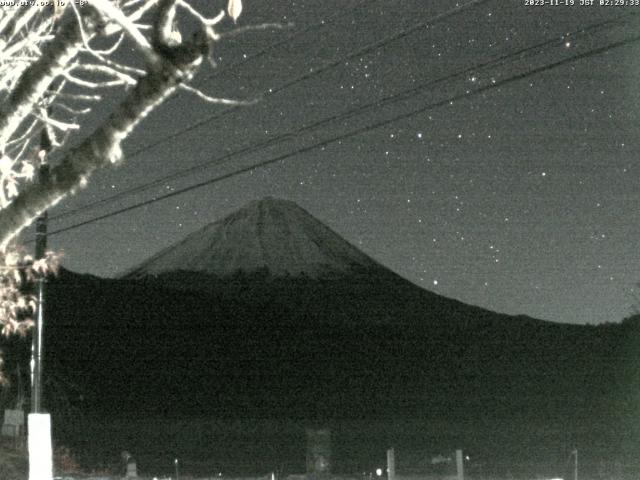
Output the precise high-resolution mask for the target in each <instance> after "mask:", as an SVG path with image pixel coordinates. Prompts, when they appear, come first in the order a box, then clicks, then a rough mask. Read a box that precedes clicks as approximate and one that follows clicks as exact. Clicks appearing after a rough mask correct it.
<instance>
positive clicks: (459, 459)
mask: <svg viewBox="0 0 640 480" xmlns="http://www.w3.org/2000/svg"><path fill="white" fill-rule="evenodd" d="M456 468H457V470H458V480H464V459H463V457H462V450H456Z"/></svg>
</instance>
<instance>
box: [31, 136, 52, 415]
mask: <svg viewBox="0 0 640 480" xmlns="http://www.w3.org/2000/svg"><path fill="white" fill-rule="evenodd" d="M50 149H51V141H50V140H49V135H48V134H47V129H46V128H43V130H42V134H41V137H40V152H38V156H39V157H40V165H39V167H38V183H40V185H46V184H48V183H49V177H50V173H49V164H48V163H47V158H46V155H47V153H48V152H49V150H50ZM46 251H47V211H46V210H45V211H44V212H43V213H42V215H40V216H39V217H38V218H37V219H36V251H35V257H36V260H40V259H42V258H44V257H45V255H46ZM45 281H46V279H45V278H44V276H43V275H40V276H39V277H38V280H37V282H38V283H37V296H38V302H37V313H36V324H35V328H34V332H33V337H32V341H31V413H42V360H43V358H42V345H43V338H44V311H45V310H44V309H45Z"/></svg>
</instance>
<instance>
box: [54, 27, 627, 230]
mask: <svg viewBox="0 0 640 480" xmlns="http://www.w3.org/2000/svg"><path fill="white" fill-rule="evenodd" d="M621 18H624V16H621V17H616V18H614V19H611V20H606V21H602V22H598V23H595V24H592V25H589V26H587V27H584V28H582V29H579V30H576V31H574V32H571V33H569V34H566V35H565V36H564V37H563V38H566V37H575V36H576V35H579V34H586V33H590V32H593V31H598V30H599V29H602V28H604V27H606V26H609V25H611V24H616V23H619V22H620V20H621ZM559 42H564V40H557V38H554V39H549V40H546V41H543V42H540V43H537V44H535V45H532V46H529V47H524V48H521V49H519V50H517V51H515V52H512V53H508V54H505V55H502V56H500V57H498V58H495V59H492V60H488V61H484V62H480V63H477V64H475V65H473V66H471V67H468V68H465V69H463V70H461V71H458V72H455V73H452V74H449V75H446V76H444V77H440V78H437V79H434V80H431V81H429V82H427V83H425V84H422V85H419V86H417V87H413V88H411V89H408V90H404V91H401V92H398V93H395V94H392V95H389V96H387V97H384V98H382V99H378V100H375V101H372V102H370V103H367V104H364V105H360V106H358V107H356V108H354V109H349V110H346V111H344V112H341V113H339V114H336V115H332V116H330V117H326V118H324V119H321V120H318V121H316V122H314V123H311V124H308V125H303V126H302V127H300V128H299V129H297V130H295V131H290V132H287V133H283V134H281V135H277V136H275V137H272V138H270V139H267V140H264V141H261V142H258V143H254V144H252V145H248V146H246V147H243V148H240V149H239V150H235V151H233V152H230V153H227V154H225V155H223V156H221V157H218V158H215V159H211V160H207V161H205V162H201V163H198V164H197V165H194V166H191V167H189V168H185V169H181V170H178V171H175V172H172V173H170V174H168V175H165V176H163V177H160V178H157V179H155V180H153V181H151V182H146V183H143V184H141V185H138V186H136V187H133V188H130V189H128V190H125V191H121V192H118V193H116V194H114V195H111V196H109V197H106V198H103V199H100V200H97V201H94V202H91V203H88V204H86V205H83V206H81V207H78V208H76V209H74V210H71V211H68V212H64V213H61V214H59V215H56V216H53V217H51V219H52V220H54V219H60V218H64V217H68V216H71V215H76V214H78V213H81V212H83V211H86V210H89V209H91V208H94V207H96V206H98V205H104V204H106V203H111V202H113V201H115V200H117V199H119V198H122V197H125V196H128V195H132V194H134V193H138V192H143V191H145V190H148V189H150V188H153V187H155V186H157V185H160V184H161V183H164V182H167V181H171V180H175V179H177V178H181V177H185V176H188V175H190V174H192V173H195V172H198V171H200V170H201V169H203V168H210V167H213V166H218V165H221V164H223V163H224V162H226V161H228V160H229V159H231V158H233V157H236V156H239V155H242V154H248V153H253V152H256V151H258V150H261V149H264V148H265V147H269V146H273V145H276V144H279V143H282V142H285V141H287V140H289V139H291V138H294V137H296V136H298V135H300V134H302V133H304V132H307V131H309V130H313V129H316V128H318V127H321V126H323V125H326V124H329V123H332V122H335V121H340V120H347V119H349V118H352V117H354V116H356V115H359V114H361V113H364V112H366V111H368V110H371V109H373V108H380V107H382V106H386V105H390V104H393V103H397V102H400V101H403V100H409V99H410V98H411V97H413V96H415V95H416V94H417V93H419V92H421V91H423V90H426V89H427V88H429V87H432V86H434V85H437V84H439V83H443V82H446V81H448V80H451V79H454V78H456V77H461V76H463V75H467V74H470V73H475V72H478V71H480V70H483V69H486V68H488V67H493V66H496V65H502V64H504V63H506V61H507V60H509V59H511V58H514V57H519V59H522V58H524V56H525V55H526V54H530V53H532V52H533V53H535V54H537V53H542V52H543V50H542V49H544V48H545V47H547V46H549V45H554V44H557V43H559Z"/></svg>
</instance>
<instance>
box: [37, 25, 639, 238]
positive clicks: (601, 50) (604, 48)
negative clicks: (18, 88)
mask: <svg viewBox="0 0 640 480" xmlns="http://www.w3.org/2000/svg"><path fill="white" fill-rule="evenodd" d="M638 41H640V35H638V36H634V37H630V38H627V39H624V40H619V41H617V42H613V43H610V44H608V45H605V46H602V47H598V48H594V49H591V50H588V51H586V52H582V53H577V54H575V55H573V56H570V57H567V58H563V59H561V60H558V61H555V62H552V63H549V64H546V65H542V66H540V67H536V68H533V69H531V70H528V71H526V72H522V73H518V74H515V75H512V76H510V77H508V78H504V79H501V80H499V81H495V82H493V83H490V84H488V85H484V86H481V87H478V88H476V89H475V90H469V91H467V92H465V93H462V94H458V95H454V96H450V97H448V98H446V99H442V100H439V101H437V102H433V103H430V104H428V105H423V106H421V107H419V108H417V109H413V110H411V111H409V112H405V113H402V114H400V115H396V116H394V117H392V118H389V119H385V120H381V121H378V122H375V123H373V124H370V125H367V126H363V127H361V128H358V129H356V130H353V131H350V132H346V133H342V134H340V135H336V136H333V137H331V138H328V139H324V140H322V141H319V142H316V143H314V144H312V145H308V146H305V147H302V148H298V149H296V150H294V151H292V152H288V153H285V154H281V155H278V156H276V157H274V158H270V159H268V160H265V161H262V162H258V163H255V164H252V165H250V166H246V167H243V168H240V169H237V170H235V171H233V172H229V173H226V174H223V175H219V176H217V177H214V178H211V179H208V180H205V181H202V182H198V183H195V184H192V185H189V186H187V187H184V188H182V189H179V190H175V191H173V192H169V193H166V194H164V195H161V196H158V197H155V198H152V199H148V200H145V201H142V202H138V203H136V204H133V205H129V206H127V207H124V208H120V209H118V210H114V211H112V212H109V213H106V214H104V215H100V216H97V217H94V218H91V219H87V220H84V221H82V222H78V223H75V224H73V225H70V226H67V227H64V228H60V229H57V230H53V231H51V232H49V235H56V234H60V233H63V232H67V231H70V230H73V229H76V228H79V227H81V226H84V225H88V224H91V223H95V222H97V221H100V220H104V219H106V218H110V217H113V216H116V215H119V214H122V213H125V212H128V211H131V210H135V209H138V208H141V207H144V206H147V205H150V204H153V203H156V202H159V201H161V200H166V199H168V198H172V197H175V196H177V195H181V194H183V193H186V192H189V191H193V190H196V189H198V188H202V187H204V186H208V185H213V184H215V183H219V182H221V181H223V180H226V179H228V178H231V177H234V176H237V175H240V174H243V173H247V172H249V171H253V170H257V169H259V168H262V167H265V166H267V165H271V164H274V163H277V162H280V161H282V160H285V159H287V158H291V157H293V156H296V155H299V154H302V153H307V152H309V151H311V150H314V149H316V148H319V147H323V146H327V145H330V144H332V143H335V142H338V141H341V140H346V139H348V138H351V137H355V136H357V135H361V134H363V133H367V132H370V131H372V130H375V129H378V128H381V127H384V126H387V125H390V124H392V123H394V122H398V121H401V120H405V119H408V118H411V117H413V116H416V115H418V114H420V113H424V112H426V111H428V110H432V109H434V108H438V107H441V106H443V105H448V104H450V103H451V102H455V101H458V100H463V99H468V98H471V97H473V96H476V95H479V94H481V93H484V92H487V91H490V90H492V89H495V88H499V87H502V86H504V85H507V84H510V83H513V82H516V81H519V80H522V79H524V78H527V77H529V76H532V75H537V74H540V73H543V72H546V71H550V70H553V69H555V68H558V67H561V66H564V65H568V64H570V63H573V62H576V61H578V60H582V59H585V58H589V57H592V56H596V55H601V54H603V53H605V52H608V51H611V50H613V49H616V48H620V47H623V46H626V45H631V44H633V43H636V42H638Z"/></svg>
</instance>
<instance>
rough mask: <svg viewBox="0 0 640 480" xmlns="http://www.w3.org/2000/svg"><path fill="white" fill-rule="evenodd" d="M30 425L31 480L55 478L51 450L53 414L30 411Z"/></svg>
mask: <svg viewBox="0 0 640 480" xmlns="http://www.w3.org/2000/svg"><path fill="white" fill-rule="evenodd" d="M28 426H29V480H51V479H52V478H53V455H52V451H51V416H50V415H49V414H48V413H30V414H29V419H28Z"/></svg>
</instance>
